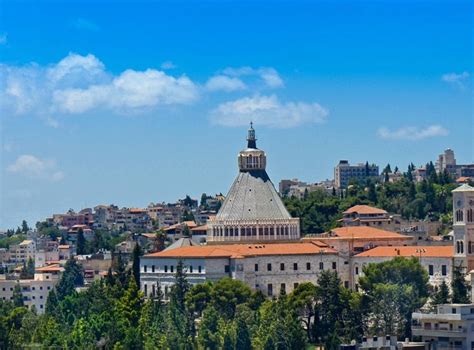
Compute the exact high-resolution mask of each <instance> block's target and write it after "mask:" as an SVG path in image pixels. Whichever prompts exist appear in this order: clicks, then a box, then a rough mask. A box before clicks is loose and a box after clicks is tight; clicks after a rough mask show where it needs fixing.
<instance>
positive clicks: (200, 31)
mask: <svg viewBox="0 0 474 350" xmlns="http://www.w3.org/2000/svg"><path fill="white" fill-rule="evenodd" d="M472 14H473V9H472V2H470V1H449V2H448V1H446V2H442V1H437V2H435V1H407V2H401V1H367V2H361V1H352V2H347V1H334V2H329V1H328V2H298V1H291V2H290V1H285V2H278V1H277V2H255V1H252V2H250V1H246V2H240V3H239V2H234V1H225V2H222V1H219V2H217V1H206V2H203V1H190V2H182V1H178V2H176V1H172V2H160V1H153V2H152V1H133V2H132V1H129V2H127V1H120V2H112V1H102V2H101V1H83V2H74V1H73V2H68V5H67V6H65V5H62V3H61V2H59V1H50V2H48V1H41V2H40V1H34V2H33V1H31V2H29V1H22V2H18V1H8V0H6V1H2V2H1V4H0V16H1V17H0V115H1V116H0V118H1V126H0V136H1V152H0V155H1V158H0V165H1V175H0V176H1V179H0V180H1V188H0V193H1V208H0V228H9V227H13V226H17V225H18V224H19V223H20V221H21V220H22V219H23V218H25V219H27V220H28V221H29V222H30V223H34V222H35V221H37V220H39V219H41V218H44V217H46V216H48V215H51V214H52V213H56V212H63V211H66V210H67V209H69V208H74V209H76V210H78V209H80V208H82V207H86V206H94V205H97V204H102V203H104V204H105V203H115V204H117V205H121V206H146V205H147V204H148V203H150V202H158V201H174V200H175V199H177V198H181V197H183V196H184V195H186V194H190V195H193V196H199V195H200V194H201V193H202V192H206V193H208V194H213V193H216V192H217V193H218V192H224V193H225V192H226V191H227V189H228V188H229V186H230V184H231V182H232V180H233V177H234V176H235V173H236V171H237V163H236V155H237V152H238V151H239V150H240V149H241V148H243V147H244V142H245V134H246V129H247V125H248V123H249V121H250V120H253V121H254V123H255V128H256V130H257V137H258V138H259V140H258V146H259V147H260V148H262V149H264V150H266V151H267V155H268V171H269V173H270V176H271V177H272V179H273V181H274V183H275V184H277V183H278V181H279V180H280V179H281V178H294V177H297V178H300V179H302V180H305V181H318V180H322V179H325V178H332V176H333V167H334V165H335V164H336V163H337V162H338V160H339V159H348V160H349V161H350V162H352V163H356V162H365V161H366V160H368V161H369V162H375V163H377V164H379V165H381V166H383V165H385V164H386V163H387V162H390V163H391V164H392V166H394V165H398V166H399V167H400V168H402V169H405V168H406V166H407V164H408V163H409V162H414V163H415V164H422V163H425V162H426V161H429V160H435V158H436V156H437V154H439V153H440V152H441V151H442V150H443V149H445V148H447V147H451V148H453V149H454V150H455V153H456V158H457V159H458V162H459V163H467V162H473V158H474V156H473V152H474V151H473V150H474V145H473V134H474V131H473V111H472V100H473V89H472V74H473V73H474V72H473V66H472V64H473V56H472V52H473V51H472V49H473V28H474V26H473V18H472V16H473V15H472Z"/></svg>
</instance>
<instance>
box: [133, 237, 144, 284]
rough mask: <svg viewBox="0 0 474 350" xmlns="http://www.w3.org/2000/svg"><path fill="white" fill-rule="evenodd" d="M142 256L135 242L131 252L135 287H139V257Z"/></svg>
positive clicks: (138, 245)
mask: <svg viewBox="0 0 474 350" xmlns="http://www.w3.org/2000/svg"><path fill="white" fill-rule="evenodd" d="M141 255H142V250H141V248H140V244H138V242H136V244H135V247H134V248H133V252H132V274H133V278H134V279H135V283H136V284H137V286H140V256H141Z"/></svg>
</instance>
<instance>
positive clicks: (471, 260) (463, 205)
mask: <svg viewBox="0 0 474 350" xmlns="http://www.w3.org/2000/svg"><path fill="white" fill-rule="evenodd" d="M453 231H454V238H453V240H454V242H453V244H454V260H455V264H456V266H462V267H463V268H466V270H465V273H468V272H469V271H472V270H474V187H472V186H469V185H468V184H464V185H462V186H460V187H458V188H456V189H455V190H453Z"/></svg>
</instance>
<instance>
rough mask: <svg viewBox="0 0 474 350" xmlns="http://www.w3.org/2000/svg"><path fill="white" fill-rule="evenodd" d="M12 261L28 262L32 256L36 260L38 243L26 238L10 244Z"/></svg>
mask: <svg viewBox="0 0 474 350" xmlns="http://www.w3.org/2000/svg"><path fill="white" fill-rule="evenodd" d="M9 252H10V261H12V262H16V263H22V262H27V261H28V260H29V259H30V258H31V259H32V260H34V258H35V253H36V243H35V242H34V241H33V240H29V239H27V240H24V241H22V242H20V243H18V244H14V245H12V246H10V249H9Z"/></svg>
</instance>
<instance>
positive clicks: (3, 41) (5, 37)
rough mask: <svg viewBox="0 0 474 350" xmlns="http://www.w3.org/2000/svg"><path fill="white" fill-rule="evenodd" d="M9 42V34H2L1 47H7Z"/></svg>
mask: <svg viewBox="0 0 474 350" xmlns="http://www.w3.org/2000/svg"><path fill="white" fill-rule="evenodd" d="M7 41H8V34H7V33H0V45H5V44H6V43H7Z"/></svg>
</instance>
